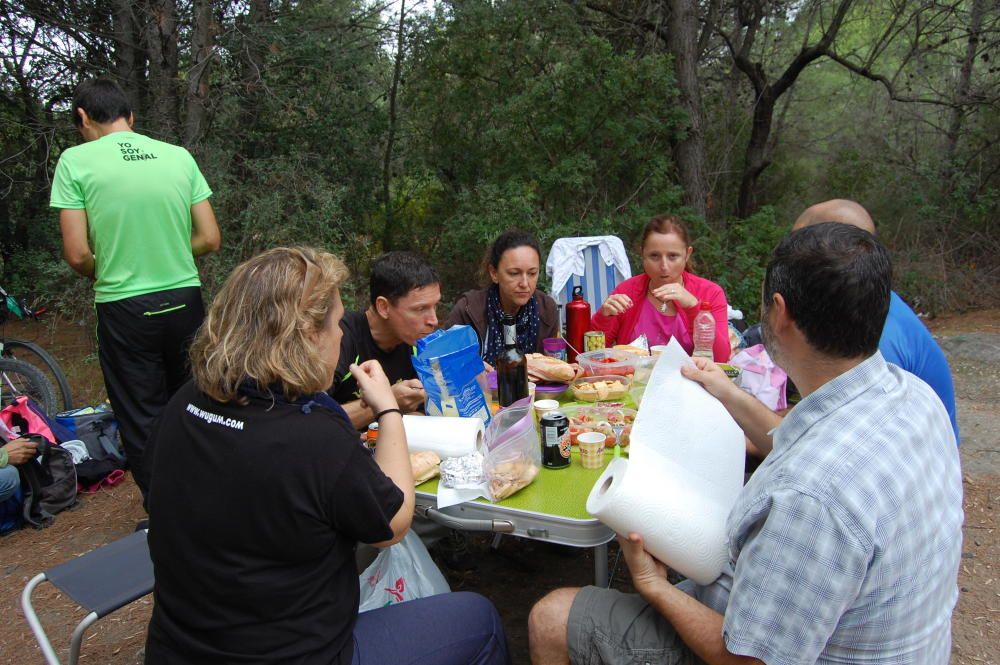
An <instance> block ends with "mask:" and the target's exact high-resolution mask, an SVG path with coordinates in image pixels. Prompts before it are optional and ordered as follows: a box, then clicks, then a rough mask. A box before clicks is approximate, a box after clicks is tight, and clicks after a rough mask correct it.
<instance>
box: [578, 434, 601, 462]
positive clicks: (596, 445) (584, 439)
mask: <svg viewBox="0 0 1000 665" xmlns="http://www.w3.org/2000/svg"><path fill="white" fill-rule="evenodd" d="M604 440H605V436H604V435H603V434H601V433H600V432H581V433H580V434H578V435H577V437H576V441H577V445H579V446H580V464H581V465H582V466H583V468H584V469H600V468H601V467H602V466H604Z"/></svg>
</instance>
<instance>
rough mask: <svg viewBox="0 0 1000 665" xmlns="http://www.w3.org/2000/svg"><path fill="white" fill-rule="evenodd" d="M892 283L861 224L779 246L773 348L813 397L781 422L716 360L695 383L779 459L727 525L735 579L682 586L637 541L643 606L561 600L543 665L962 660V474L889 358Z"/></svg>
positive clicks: (604, 592) (598, 599) (534, 627)
mask: <svg viewBox="0 0 1000 665" xmlns="http://www.w3.org/2000/svg"><path fill="white" fill-rule="evenodd" d="M891 275H892V267H891V265H890V262H889V255H888V252H886V250H885V248H884V247H882V246H881V245H880V244H879V242H878V241H877V240H876V239H875V238H874V236H872V235H871V234H869V233H865V232H864V231H861V230H859V229H858V228H856V227H854V226H851V225H846V224H837V223H828V224H817V225H814V226H810V227H809V228H803V229H800V230H798V231H793V232H792V233H790V234H789V235H788V236H787V237H786V238H785V239H784V240H782V241H781V243H780V244H779V245H778V247H777V248H776V249H775V250H774V252H773V254H772V257H771V261H770V263H769V264H768V267H767V274H766V276H765V280H764V289H763V305H764V307H763V315H762V320H763V330H764V344H765V346H766V347H767V350H768V353H769V354H770V355H771V357H772V358H774V360H775V362H776V363H778V364H779V365H781V366H782V367H783V368H785V369H786V370H787V372H788V374H789V376H790V377H791V379H792V380H793V381H794V382H795V385H796V386H798V388H799V391H800V392H801V394H802V396H803V399H802V401H801V402H800V403H799V404H798V405H797V406H796V407H795V408H794V409H792V410H791V411H790V412H789V413H788V414H787V415H786V416H785V417H784V419H782V417H781V416H779V415H778V414H776V413H774V412H772V411H770V410H769V409H768V408H767V407H766V406H764V405H763V404H762V403H761V402H760V401H759V400H757V399H756V398H754V397H753V396H751V395H749V394H748V393H745V392H743V391H742V390H741V389H740V388H738V387H737V386H736V385H735V384H733V383H732V382H730V381H729V379H728V378H727V377H726V375H725V374H724V373H723V372H722V371H721V370H720V369H719V368H718V366H716V365H715V364H714V363H712V362H710V361H708V360H707V359H705V358H696V359H694V362H695V364H696V365H697V367H689V368H687V367H686V368H683V369H682V370H681V371H682V373H683V374H684V375H685V376H686V377H688V378H690V379H693V380H695V381H698V382H699V383H701V384H702V385H704V387H705V388H706V390H708V391H709V392H710V393H711V394H713V395H714V396H716V397H717V398H718V399H719V400H720V401H721V402H722V403H723V404H724V405H725V406H726V409H727V410H728V411H729V412H730V414H731V415H732V416H733V418H734V419H735V420H736V422H737V423H739V425H740V427H742V428H743V430H744V432H745V433H746V434H747V436H748V437H749V438H750V439H751V441H753V442H754V444H756V445H757V446H758V447H759V448H761V450H762V451H763V452H764V453H765V454H766V458H765V460H764V462H763V464H761V466H760V468H758V469H757V472H756V473H755V474H754V475H753V477H752V478H751V479H750V481H749V482H748V483H747V485H746V486H745V487H744V488H743V490H742V491H741V493H740V495H739V497H738V498H737V500H736V503H735V505H734V506H733V508H732V510H731V511H730V513H729V516H728V519H727V520H726V527H725V528H726V536H727V543H728V554H729V559H728V561H727V563H726V564H725V565H724V567H723V569H722V572H721V574H720V575H719V577H718V579H716V580H715V581H714V582H712V583H711V584H708V585H706V586H698V585H695V584H691V583H688V582H686V583H684V584H682V585H678V586H673V585H671V584H670V583H669V582H668V581H667V578H666V569H665V566H664V565H663V564H662V563H661V562H659V561H657V560H656V559H655V558H654V557H653V556H652V555H650V554H649V553H648V552H647V551H646V550H645V549H644V547H643V539H642V534H639V533H629V534H622V535H620V536H619V542H620V543H621V547H622V553H623V554H624V557H625V560H626V562H627V564H628V567H629V571H630V572H631V575H632V581H633V585H634V587H635V590H636V592H637V593H636V594H623V593H619V592H618V591H615V590H611V589H598V588H596V587H585V588H583V589H558V590H556V591H554V592H552V593H550V594H549V595H547V596H546V597H545V598H543V599H542V600H541V601H539V602H538V603H537V604H536V605H535V607H534V608H532V611H531V615H530V617H529V619H528V626H529V645H530V649H531V660H532V663H534V665H549V664H555V663H560V664H562V663H568V662H573V663H577V664H587V665H596V664H597V663H625V662H628V663H632V662H636V663H641V662H649V663H653V662H655V663H687V664H692V665H693V664H695V663H710V664H716V663H754V664H756V663H767V665H806V664H811V663H818V664H819V665H833V664H834V663H836V664H837V665H845V664H858V665H861V664H866V665H872V664H885V665H887V664H889V663H892V664H894V665H918V664H920V665H946V664H947V663H948V662H949V660H950V656H951V614H952V611H953V609H954V606H955V602H956V600H957V598H958V584H957V581H958V566H959V563H960V560H961V553H962V521H963V517H964V516H963V512H962V474H961V468H960V465H959V459H958V450H957V448H956V447H955V444H954V440H953V435H952V431H951V426H950V423H949V421H948V415H947V413H946V412H945V410H944V407H943V406H942V404H941V400H940V399H938V398H937V396H936V395H935V394H934V392H933V391H932V390H931V388H930V387H929V386H928V385H927V384H926V383H924V382H923V381H920V380H918V379H917V378H916V377H915V376H913V375H912V374H910V373H908V372H905V371H903V370H902V369H900V368H899V367H896V366H894V365H890V364H888V363H886V361H885V359H884V358H883V357H882V354H881V353H880V352H879V350H878V343H879V337H880V336H881V333H882V327H883V324H884V321H885V317H886V314H887V313H888V310H889V298H890V295H889V294H890V282H891ZM649 399H650V396H649V394H648V393H647V395H646V400H647V401H648V400H649ZM643 408H647V406H646V402H643ZM653 408H655V405H654V407H653ZM772 435H773V437H772ZM650 491H655V488H651V489H650Z"/></svg>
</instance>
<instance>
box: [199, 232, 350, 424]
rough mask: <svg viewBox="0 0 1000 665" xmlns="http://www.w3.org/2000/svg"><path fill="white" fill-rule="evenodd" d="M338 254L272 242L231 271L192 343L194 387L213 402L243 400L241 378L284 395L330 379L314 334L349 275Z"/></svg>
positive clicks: (290, 396) (315, 388)
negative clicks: (260, 252)
mask: <svg viewBox="0 0 1000 665" xmlns="http://www.w3.org/2000/svg"><path fill="white" fill-rule="evenodd" d="M348 274H349V273H348V270H347V267H346V266H345V265H344V262H343V261H341V260H340V259H339V258H337V257H336V256H334V255H333V254H330V253H329V252H325V251H322V250H318V249H315V248H312V247H278V248H275V249H271V250H268V251H266V252H263V253H262V254H258V255H257V256H254V257H253V258H251V259H248V260H247V261H244V262H243V263H241V264H240V265H239V266H237V267H236V269H235V270H233V272H232V274H231V275H230V276H229V279H227V280H226V283H225V284H224V285H223V286H222V289H221V290H220V291H219V293H218V295H216V296H215V299H214V300H213V301H212V304H211V305H210V306H209V308H208V313H207V314H206V316H205V321H204V323H203V324H202V326H201V328H199V329H198V332H197V334H196V335H195V338H194V341H193V342H192V344H191V373H192V375H193V376H194V382H195V385H196V386H197V388H198V389H199V390H200V391H202V392H203V393H205V394H206V395H208V396H209V397H211V398H212V399H214V400H217V401H219V402H231V401H236V402H238V403H241V404H245V403H246V398H245V397H240V396H239V392H238V391H239V387H240V384H242V383H243V382H244V381H247V380H250V381H252V382H255V383H256V384H257V385H258V386H260V388H261V389H267V388H277V387H278V386H280V389H281V392H282V393H283V394H284V396H285V398H286V399H289V400H294V399H297V398H298V397H301V396H303V395H311V394H314V393H316V392H319V391H321V390H326V389H328V388H329V387H330V386H329V385H328V384H329V382H330V369H329V367H328V365H327V361H326V359H325V358H323V357H322V355H321V352H320V349H319V348H318V346H317V344H316V341H315V337H314V336H315V335H316V334H318V333H319V332H320V331H321V330H323V328H324V326H325V325H326V323H327V318H328V317H329V314H330V309H331V307H332V305H333V300H334V298H335V297H336V296H337V294H338V293H339V289H340V285H341V284H343V283H344V282H345V281H346V280H347V277H348Z"/></svg>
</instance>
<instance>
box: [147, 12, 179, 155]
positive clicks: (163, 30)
mask: <svg viewBox="0 0 1000 665" xmlns="http://www.w3.org/2000/svg"><path fill="white" fill-rule="evenodd" d="M146 6H147V8H148V9H147V12H148V14H147V16H146V26H145V27H146V30H145V34H146V51H147V53H148V54H149V96H150V99H149V120H150V126H151V128H152V130H153V133H155V134H157V135H159V136H160V137H162V138H163V139H164V140H166V141H176V140H177V136H178V131H177V130H178V127H179V125H180V122H179V113H180V98H179V95H178V90H177V2H176V0H149V2H148V4H147V5H146Z"/></svg>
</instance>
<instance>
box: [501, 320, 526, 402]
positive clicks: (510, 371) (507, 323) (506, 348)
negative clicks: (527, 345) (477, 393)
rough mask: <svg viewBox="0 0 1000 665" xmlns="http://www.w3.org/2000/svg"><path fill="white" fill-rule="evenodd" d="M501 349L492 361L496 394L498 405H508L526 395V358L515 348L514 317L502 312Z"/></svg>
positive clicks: (515, 329)
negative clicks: (494, 368) (495, 373)
mask: <svg viewBox="0 0 1000 665" xmlns="http://www.w3.org/2000/svg"><path fill="white" fill-rule="evenodd" d="M500 322H501V323H502V324H503V351H501V352H500V353H498V354H497V359H496V362H495V363H494V365H495V367H496V370H497V396H498V398H499V400H500V406H501V407H504V406H510V405H511V404H513V403H514V402H516V401H517V400H519V399H523V398H525V397H527V396H528V359H527V358H525V357H524V354H523V353H521V351H520V350H518V348H517V326H516V325H515V323H514V317H513V316H511V315H509V314H504V315H503V317H502V318H501V319H500Z"/></svg>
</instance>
